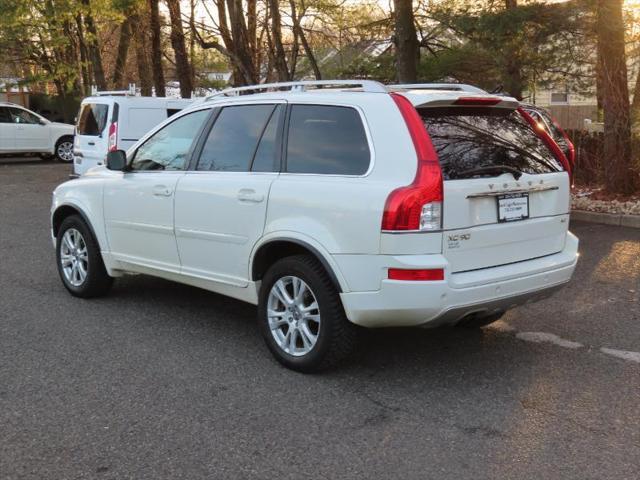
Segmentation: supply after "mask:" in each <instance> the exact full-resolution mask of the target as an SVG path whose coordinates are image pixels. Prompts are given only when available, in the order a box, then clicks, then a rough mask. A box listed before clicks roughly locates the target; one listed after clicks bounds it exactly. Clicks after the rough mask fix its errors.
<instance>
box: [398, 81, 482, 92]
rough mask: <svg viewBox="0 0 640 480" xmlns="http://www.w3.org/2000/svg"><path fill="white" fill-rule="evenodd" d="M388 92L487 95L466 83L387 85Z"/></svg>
mask: <svg viewBox="0 0 640 480" xmlns="http://www.w3.org/2000/svg"><path fill="white" fill-rule="evenodd" d="M387 88H388V89H390V90H454V91H459V92H472V93H487V91H486V90H482V89H481V88H479V87H475V86H473V85H468V84H466V83H404V84H400V85H387Z"/></svg>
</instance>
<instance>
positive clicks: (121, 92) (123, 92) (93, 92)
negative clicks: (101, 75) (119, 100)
mask: <svg viewBox="0 0 640 480" xmlns="http://www.w3.org/2000/svg"><path fill="white" fill-rule="evenodd" d="M108 95H123V96H135V95H136V84H135V83H130V84H129V89H128V90H105V91H98V87H96V86H95V85H92V86H91V96H92V97H102V96H108Z"/></svg>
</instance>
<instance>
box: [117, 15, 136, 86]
mask: <svg viewBox="0 0 640 480" xmlns="http://www.w3.org/2000/svg"><path fill="white" fill-rule="evenodd" d="M132 19H133V16H131V15H129V16H127V18H126V19H125V20H124V22H122V25H120V39H119V40H118V55H117V56H116V64H115V67H114V69H113V87H114V88H115V89H116V90H118V89H123V88H125V85H124V69H125V67H126V65H127V56H128V55H129V43H130V41H131V23H132Z"/></svg>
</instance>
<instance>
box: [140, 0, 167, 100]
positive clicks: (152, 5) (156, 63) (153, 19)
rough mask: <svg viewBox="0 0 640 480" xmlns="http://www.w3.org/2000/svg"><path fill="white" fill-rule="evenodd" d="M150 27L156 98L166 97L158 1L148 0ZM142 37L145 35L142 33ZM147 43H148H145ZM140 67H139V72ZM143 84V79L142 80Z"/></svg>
mask: <svg viewBox="0 0 640 480" xmlns="http://www.w3.org/2000/svg"><path fill="white" fill-rule="evenodd" d="M148 5H149V26H150V30H151V66H152V70H153V83H154V86H155V88H156V97H164V96H165V95H166V92H165V81H164V71H163V69H162V39H161V37H160V33H161V32H160V12H159V10H158V0H148ZM140 34H141V35H142V34H143V33H142V32H140ZM145 43H146V42H145ZM139 70H140V66H138V71H139ZM140 81H141V82H142V79H141V80H140Z"/></svg>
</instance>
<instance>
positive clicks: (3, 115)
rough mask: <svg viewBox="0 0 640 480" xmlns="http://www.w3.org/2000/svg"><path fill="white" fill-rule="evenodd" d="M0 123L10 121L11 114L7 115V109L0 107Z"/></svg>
mask: <svg viewBox="0 0 640 480" xmlns="http://www.w3.org/2000/svg"><path fill="white" fill-rule="evenodd" d="M0 123H11V115H9V109H8V108H4V107H0Z"/></svg>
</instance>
